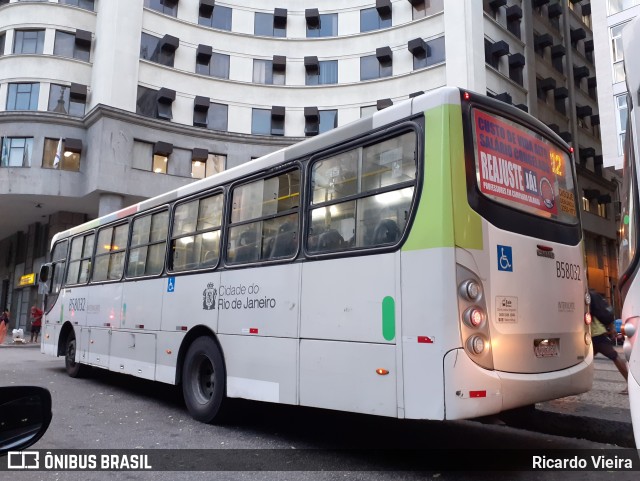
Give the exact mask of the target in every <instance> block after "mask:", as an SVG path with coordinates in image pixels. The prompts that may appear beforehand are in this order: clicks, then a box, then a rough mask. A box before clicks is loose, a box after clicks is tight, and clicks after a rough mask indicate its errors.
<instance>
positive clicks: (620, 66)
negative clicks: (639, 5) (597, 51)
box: [611, 23, 627, 82]
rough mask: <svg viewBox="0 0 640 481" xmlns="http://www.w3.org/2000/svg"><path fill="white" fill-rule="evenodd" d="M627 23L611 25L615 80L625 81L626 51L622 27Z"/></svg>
mask: <svg viewBox="0 0 640 481" xmlns="http://www.w3.org/2000/svg"><path fill="white" fill-rule="evenodd" d="M626 24H627V23H623V24H620V25H616V26H615V27H611V59H612V61H613V81H614V82H624V80H625V75H624V62H623V60H624V52H623V51H622V29H623V28H624V27H625V25H626Z"/></svg>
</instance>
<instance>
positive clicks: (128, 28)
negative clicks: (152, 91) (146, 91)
mask: <svg viewBox="0 0 640 481" xmlns="http://www.w3.org/2000/svg"><path fill="white" fill-rule="evenodd" d="M98 9H99V15H98V16H97V17H96V32H95V37H94V51H93V55H92V58H93V59H94V63H93V69H92V76H91V96H90V98H89V105H88V108H87V111H89V110H90V109H91V108H93V107H94V106H96V105H97V104H106V105H111V106H113V107H117V108H119V109H124V110H128V111H129V112H135V111H136V98H137V93H138V81H137V80H138V68H139V57H140V38H141V37H140V32H141V31H142V0H109V1H101V2H100V5H99V6H98Z"/></svg>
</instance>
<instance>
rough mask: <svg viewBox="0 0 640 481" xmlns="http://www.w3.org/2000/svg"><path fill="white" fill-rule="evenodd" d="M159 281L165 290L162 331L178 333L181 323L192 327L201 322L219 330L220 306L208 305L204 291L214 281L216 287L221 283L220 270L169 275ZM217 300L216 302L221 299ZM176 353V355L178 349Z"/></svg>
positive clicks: (161, 288)
mask: <svg viewBox="0 0 640 481" xmlns="http://www.w3.org/2000/svg"><path fill="white" fill-rule="evenodd" d="M158 281H160V285H159V289H160V291H161V292H162V324H161V327H160V328H161V330H162V331H166V332H176V331H179V329H178V328H179V327H181V326H186V327H187V329H191V328H192V327H193V326H196V325H199V324H202V325H205V326H207V327H209V328H210V329H211V330H212V331H213V332H216V331H217V330H218V309H217V308H213V307H212V306H211V305H205V302H204V291H205V290H206V289H207V285H208V284H213V285H214V286H215V287H216V289H217V288H218V287H219V286H220V273H219V272H207V273H204V274H192V275H185V276H170V277H168V278H162V279H158ZM215 300H216V302H217V300H218V298H217V297H216V299H215ZM181 332H182V331H181ZM184 334H185V333H184V332H182V335H184ZM175 352H176V354H177V352H178V351H177V350H176V351H175Z"/></svg>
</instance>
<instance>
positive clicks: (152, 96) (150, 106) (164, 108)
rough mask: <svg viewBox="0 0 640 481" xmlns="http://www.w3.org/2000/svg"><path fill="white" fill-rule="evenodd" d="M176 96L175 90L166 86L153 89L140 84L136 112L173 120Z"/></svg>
mask: <svg viewBox="0 0 640 481" xmlns="http://www.w3.org/2000/svg"><path fill="white" fill-rule="evenodd" d="M175 98H176V92H175V90H170V89H166V88H161V89H160V90H153V89H149V88H146V87H141V86H138V99H137V101H136V113H137V114H140V115H144V116H145V117H153V118H158V119H164V120H171V118H172V109H171V106H172V103H173V101H174V100H175Z"/></svg>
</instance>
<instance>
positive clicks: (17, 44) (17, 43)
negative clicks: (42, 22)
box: [13, 30, 44, 54]
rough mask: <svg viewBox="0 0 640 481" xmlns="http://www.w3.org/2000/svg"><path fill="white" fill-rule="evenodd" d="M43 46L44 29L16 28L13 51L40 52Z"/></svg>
mask: <svg viewBox="0 0 640 481" xmlns="http://www.w3.org/2000/svg"><path fill="white" fill-rule="evenodd" d="M43 48H44V30H16V35H15V40H14V42H13V53H35V54H41V53H42V51H43Z"/></svg>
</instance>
